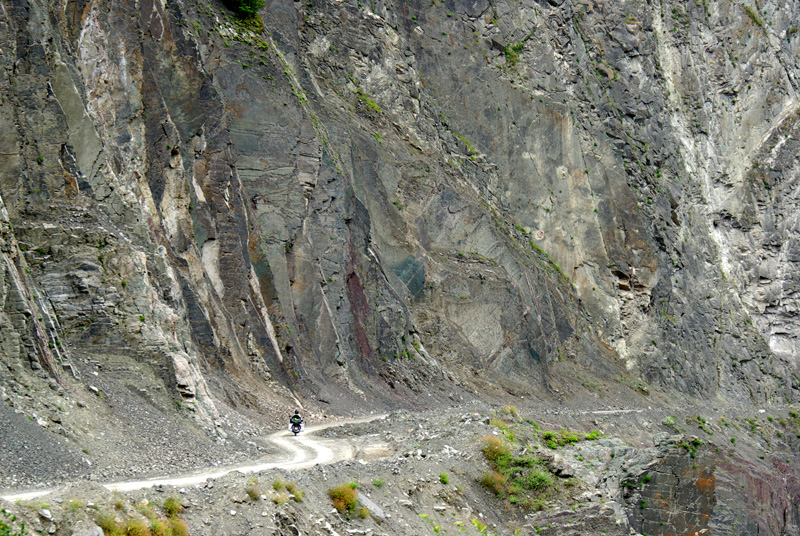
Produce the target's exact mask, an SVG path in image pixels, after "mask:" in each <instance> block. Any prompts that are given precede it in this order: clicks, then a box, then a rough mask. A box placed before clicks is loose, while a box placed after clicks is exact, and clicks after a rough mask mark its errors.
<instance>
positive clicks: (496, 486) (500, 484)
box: [479, 471, 508, 496]
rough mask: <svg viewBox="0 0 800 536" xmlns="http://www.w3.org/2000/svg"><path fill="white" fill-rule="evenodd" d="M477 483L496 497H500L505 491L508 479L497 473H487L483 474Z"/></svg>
mask: <svg viewBox="0 0 800 536" xmlns="http://www.w3.org/2000/svg"><path fill="white" fill-rule="evenodd" d="M479 482H480V483H481V485H483V487H485V488H486V489H488V490H489V491H491V492H493V493H495V494H496V495H497V496H501V495H503V493H505V491H506V484H507V483H508V479H507V478H506V477H504V476H503V475H501V474H500V473H498V472H497V471H489V472H487V473H484V475H483V476H482V477H481V479H480V480H479Z"/></svg>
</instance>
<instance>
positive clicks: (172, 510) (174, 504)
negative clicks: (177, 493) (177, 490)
mask: <svg viewBox="0 0 800 536" xmlns="http://www.w3.org/2000/svg"><path fill="white" fill-rule="evenodd" d="M164 512H165V513H166V514H167V516H168V517H175V516H176V515H178V514H180V513H181V512H183V505H181V501H180V500H179V499H178V498H177V497H174V496H172V497H167V499H166V500H165V501H164Z"/></svg>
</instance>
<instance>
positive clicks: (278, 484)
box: [272, 480, 283, 491]
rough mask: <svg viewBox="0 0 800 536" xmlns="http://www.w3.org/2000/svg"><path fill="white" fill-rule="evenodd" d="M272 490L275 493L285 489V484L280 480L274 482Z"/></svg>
mask: <svg viewBox="0 0 800 536" xmlns="http://www.w3.org/2000/svg"><path fill="white" fill-rule="evenodd" d="M272 489H274V490H275V491H280V490H282V489H283V482H281V481H280V480H275V481H273V482H272Z"/></svg>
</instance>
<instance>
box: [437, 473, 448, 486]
mask: <svg viewBox="0 0 800 536" xmlns="http://www.w3.org/2000/svg"><path fill="white" fill-rule="evenodd" d="M439 482H441V483H442V484H449V483H450V477H449V476H448V475H447V473H439Z"/></svg>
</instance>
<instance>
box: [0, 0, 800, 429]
mask: <svg viewBox="0 0 800 536" xmlns="http://www.w3.org/2000/svg"><path fill="white" fill-rule="evenodd" d="M2 7H3V10H4V17H3V18H4V20H3V21H2V22H0V43H2V48H1V50H0V61H2V76H3V79H2V83H1V85H0V102H2V107H0V125H1V126H2V128H0V140H1V141H0V166H2V171H3V172H2V174H1V175H0V195H1V196H2V201H3V203H4V205H5V209H4V211H3V222H4V226H3V229H2V233H3V235H2V236H3V245H2V251H3V255H4V263H3V274H4V276H3V298H4V299H3V301H2V304H3V316H2V320H3V325H4V329H3V331H2V333H1V334H0V337H2V340H0V347H1V348H2V350H3V351H2V359H3V363H4V364H5V365H6V372H4V373H3V374H2V376H1V377H2V381H3V384H4V385H5V386H6V389H7V390H8V392H9V393H12V392H13V393H14V397H16V398H14V400H16V401H17V403H23V402H22V399H23V398H24V397H23V396H22V394H23V390H24V387H20V385H22V386H24V385H29V384H30V382H31V381H35V382H40V383H41V382H43V381H47V380H48V379H50V380H52V381H53V382H55V383H54V388H56V389H57V388H58V386H59V385H61V386H62V387H65V386H72V387H71V388H74V389H78V388H79V386H81V385H82V386H83V387H84V388H86V389H88V387H89V386H94V388H95V391H96V392H97V391H99V389H98V388H97V387H96V385H95V384H97V383H102V382H103V381H105V382H108V384H107V385H108V387H107V388H106V390H105V393H106V395H107V396H111V397H113V396H115V395H114V394H113V393H118V392H119V388H124V389H127V391H130V392H132V393H134V394H136V396H133V397H132V398H130V400H128V399H126V400H128V401H126V402H125V404H135V405H138V404H141V407H142V408H145V407H150V405H153V404H155V405H156V407H159V408H162V409H168V408H169V409H172V408H174V405H175V402H179V403H180V405H181V406H182V407H183V405H184V404H185V406H186V407H188V408H189V409H190V410H191V411H193V412H194V414H195V415H196V416H197V418H198V419H199V421H200V422H203V423H206V425H209V426H211V425H213V424H218V425H219V424H222V422H221V421H222V420H224V419H222V418H221V417H220V407H221V406H222V405H224V406H226V407H233V408H240V409H242V408H254V409H258V410H259V411H262V412H263V411H270V408H271V407H272V405H273V404H276V403H277V404H285V403H287V402H291V401H293V400H298V401H299V400H303V401H305V402H306V403H309V404H322V406H320V407H333V408H334V409H336V410H347V409H352V408H354V407H357V406H360V407H365V404H367V405H369V407H373V408H374V407H381V406H383V407H393V406H397V405H405V406H412V407H414V406H419V407H421V406H431V405H433V404H438V403H441V402H442V401H444V400H450V401H459V400H463V399H464V398H465V397H468V396H475V395H477V396H494V395H498V396H499V395H500V393H503V392H508V393H511V394H514V395H516V396H525V397H538V398H543V399H549V398H551V397H562V396H563V395H564V391H565V390H568V391H569V392H570V393H571V394H577V396H581V395H580V394H578V393H580V392H585V393H589V394H588V395H587V396H589V395H591V394H592V393H591V389H589V388H587V389H588V391H587V390H583V388H582V387H580V384H583V387H586V386H587V385H588V386H596V385H598V383H599V384H600V385H603V386H605V395H604V396H611V395H612V394H613V395H614V396H619V395H620V394H622V393H623V391H624V393H633V392H640V393H642V392H644V393H647V392H650V390H651V389H653V390H654V391H653V392H654V393H655V391H660V392H664V393H676V392H677V393H681V394H682V395H688V396H690V397H694V398H698V399H714V400H718V401H721V402H736V403H740V402H744V403H752V402H755V403H758V404H762V403H784V402H786V401H795V400H797V399H798V397H799V396H800V391H799V389H800V378H799V377H798V360H797V350H796V345H797V342H796V339H797V335H798V333H797V328H796V327H795V326H794V325H793V321H792V319H793V317H794V314H795V309H796V304H795V301H796V296H795V285H796V281H795V280H796V278H797V275H796V273H795V272H796V271H795V270H794V269H793V266H794V264H795V263H796V258H795V257H796V255H795V253H794V250H795V249H796V244H795V242H796V240H795V238H794V237H793V235H792V232H793V231H794V229H795V220H796V213H797V209H796V206H795V205H796V192H795V189H796V188H795V187H794V184H795V182H796V181H797V180H798V170H800V166H799V165H798V161H797V158H796V154H797V135H796V134H797V132H796V131H797V129H798V128H800V127H798V124H800V119H798V109H800V103H799V102H798V98H797V87H798V82H797V75H798V69H800V67H799V65H800V64H799V63H798V59H797V58H798V55H800V45H798V43H797V39H795V36H796V32H797V28H796V27H795V24H796V22H795V21H797V20H798V18H800V13H798V11H800V7H798V6H797V5H795V4H787V5H784V4H782V3H780V2H775V1H765V2H760V3H759V4H758V5H756V4H753V5H750V4H738V3H734V2H728V1H719V2H713V3H708V2H699V3H690V4H686V3H685V2H677V1H676V2H669V1H665V2H661V3H652V2H623V3H619V2H595V1H589V0H587V1H577V0H575V1H564V2H559V1H555V0H553V1H550V2H535V1H532V0H531V1H520V2H488V1H481V0H477V1H475V2H466V3H463V2H450V1H449V0H447V1H444V2H432V3H427V2H416V1H412V2H405V3H398V2H375V3H372V4H369V5H366V4H361V3H358V2H319V3H317V2H309V3H299V2H293V3H287V2H284V1H276V2H272V3H268V4H267V6H266V7H265V8H264V9H263V10H262V12H261V19H262V22H263V26H262V24H261V23H260V22H258V21H249V22H242V21H241V20H239V19H237V18H236V17H234V16H233V15H232V14H231V13H230V12H229V11H228V10H227V8H226V7H225V6H223V5H221V4H219V3H214V2H210V3H209V2H205V3H204V2H191V1H190V2H174V3H172V2H170V3H166V2H164V3H161V2H158V1H153V0H143V1H139V2H136V3H130V2H127V1H114V0H112V1H105V0H98V1H92V2H77V3H76V2H55V3H53V2H44V1H19V2H15V3H13V4H3V6H2ZM31 377H34V378H35V377H38V378H39V379H38V380H31ZM93 378H96V380H93ZM584 379H585V380H586V381H584ZM627 379H630V380H631V381H630V382H627V383H625V384H624V385H623V383H621V382H620V380H625V381H627ZM92 382H94V383H92ZM36 385H39V383H37V384H36ZM109 392H111V393H112V394H109ZM139 395H141V396H139ZM595 395H596V393H595ZM6 396H7V397H11V395H10V394H7V395H6ZM137 407H138V406H137ZM223 413H224V412H223Z"/></svg>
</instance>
